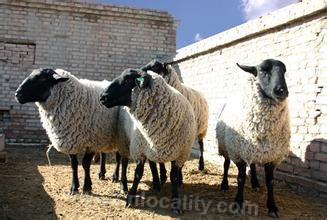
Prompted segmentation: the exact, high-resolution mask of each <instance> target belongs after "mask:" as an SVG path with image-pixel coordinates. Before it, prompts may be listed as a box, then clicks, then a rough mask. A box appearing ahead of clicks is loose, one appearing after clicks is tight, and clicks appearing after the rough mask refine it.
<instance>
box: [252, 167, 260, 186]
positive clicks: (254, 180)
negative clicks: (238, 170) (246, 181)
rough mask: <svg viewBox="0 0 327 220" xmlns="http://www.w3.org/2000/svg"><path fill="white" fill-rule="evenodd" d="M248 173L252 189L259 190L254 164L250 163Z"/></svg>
mask: <svg viewBox="0 0 327 220" xmlns="http://www.w3.org/2000/svg"><path fill="white" fill-rule="evenodd" d="M250 173H251V185H252V189H253V190H255V191H257V192H259V188H260V184H259V181H258V178H257V170H256V167H255V164H253V163H252V164H250Z"/></svg>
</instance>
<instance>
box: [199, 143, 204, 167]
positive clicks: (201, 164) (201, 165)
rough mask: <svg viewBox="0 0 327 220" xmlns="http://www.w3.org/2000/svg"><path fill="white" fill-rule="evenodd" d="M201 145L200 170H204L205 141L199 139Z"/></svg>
mask: <svg viewBox="0 0 327 220" xmlns="http://www.w3.org/2000/svg"><path fill="white" fill-rule="evenodd" d="M199 145H200V159H199V170H201V171H202V170H204V161H203V139H199Z"/></svg>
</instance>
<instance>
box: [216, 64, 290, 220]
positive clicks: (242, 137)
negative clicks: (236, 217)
mask: <svg viewBox="0 0 327 220" xmlns="http://www.w3.org/2000/svg"><path fill="white" fill-rule="evenodd" d="M238 66H239V67H240V68H241V69H242V70H244V71H246V72H249V73H252V74H253V76H251V77H250V78H249V79H248V80H247V83H245V84H244V85H243V88H240V90H239V92H240V94H239V95H238V96H235V97H233V98H231V100H230V101H228V102H227V105H226V107H225V109H224V110H223V112H222V114H221V116H220V118H219V120H218V123H217V127H216V133H217V139H218V145H219V153H220V154H221V155H223V156H224V157H225V159H226V160H229V159H231V160H232V161H233V162H234V163H235V164H236V166H237V168H238V178H237V180H238V192H237V195H236V198H235V202H236V204H237V205H238V207H236V208H242V204H243V189H244V183H245V178H246V165H247V164H248V165H250V164H264V167H265V174H266V186H267V191H268V198H267V207H268V210H269V211H268V214H269V215H270V216H272V217H278V208H277V207H276V205H275V201H274V196H273V186H272V180H273V171H274V168H275V166H276V165H278V164H279V163H280V162H281V161H282V160H283V159H284V158H285V156H287V154H288V152H289V143H290V125H289V113H288V104H287V103H288V102H287V96H288V89H287V85H286V81H285V76H284V74H285V72H286V67H285V65H284V64H283V63H282V62H281V61H278V60H273V59H268V60H264V61H263V62H262V63H261V64H260V65H258V66H244V65H239V64H238ZM224 168H225V170H224V173H225V174H226V173H227V170H228V167H224ZM226 168H227V170H226ZM225 178H226V180H227V175H226V176H225V175H224V179H225ZM226 180H225V181H226Z"/></svg>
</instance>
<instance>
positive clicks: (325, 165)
mask: <svg viewBox="0 0 327 220" xmlns="http://www.w3.org/2000/svg"><path fill="white" fill-rule="evenodd" d="M319 169H320V170H321V171H323V172H327V163H320V166H319Z"/></svg>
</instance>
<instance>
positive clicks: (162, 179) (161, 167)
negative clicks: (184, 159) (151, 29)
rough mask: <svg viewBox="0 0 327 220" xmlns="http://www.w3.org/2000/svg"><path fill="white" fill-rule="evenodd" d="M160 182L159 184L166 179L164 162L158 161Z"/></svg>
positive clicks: (163, 182) (162, 183)
mask: <svg viewBox="0 0 327 220" xmlns="http://www.w3.org/2000/svg"><path fill="white" fill-rule="evenodd" d="M159 166H160V182H161V185H164V184H165V183H166V181H167V170H166V167H165V164H164V163H160V164H159Z"/></svg>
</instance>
